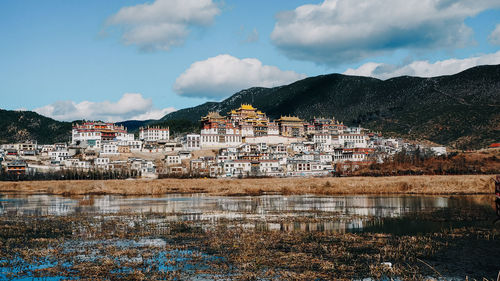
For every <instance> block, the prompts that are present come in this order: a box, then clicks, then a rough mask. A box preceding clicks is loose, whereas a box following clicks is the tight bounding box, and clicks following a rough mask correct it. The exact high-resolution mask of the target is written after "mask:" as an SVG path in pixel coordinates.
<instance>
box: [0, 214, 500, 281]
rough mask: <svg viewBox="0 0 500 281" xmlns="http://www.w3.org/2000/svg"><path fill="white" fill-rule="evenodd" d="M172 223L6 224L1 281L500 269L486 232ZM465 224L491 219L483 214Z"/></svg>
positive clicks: (102, 219)
mask: <svg viewBox="0 0 500 281" xmlns="http://www.w3.org/2000/svg"><path fill="white" fill-rule="evenodd" d="M451 212H454V211H453V210H452V211H451ZM457 212H459V213H457V214H458V215H459V214H460V212H462V211H457ZM449 215H450V214H442V213H439V212H437V213H429V214H424V215H423V216H422V217H419V218H418V219H424V220H438V221H439V220H442V219H445V218H448V217H449ZM165 216H166V214H158V213H145V214H127V213H121V214H113V215H98V216H95V215H92V216H87V215H81V214H79V215H70V216H63V217H55V216H29V215H25V216H6V215H4V216H0V267H3V268H4V270H3V271H0V279H2V274H3V277H4V278H7V279H10V278H21V279H22V278H33V277H39V278H42V279H43V278H46V277H63V278H68V279H73V278H79V279H92V280H102V279H106V280H113V279H120V280H158V279H162V280H185V279H193V278H198V279H214V280H218V279H221V280H228V279H231V280H352V279H363V278H367V277H371V278H374V279H377V280H378V279H387V280H390V279H400V280H424V279H427V277H429V276H433V277H440V276H441V275H442V276H445V277H459V278H466V277H469V278H470V280H473V279H472V278H476V279H478V280H484V279H482V278H483V277H485V278H486V280H494V278H496V274H497V272H498V270H499V268H498V263H497V261H498V259H499V258H500V253H499V252H498V249H499V248H500V236H499V234H500V231H499V229H498V228H495V227H492V226H491V225H489V226H488V224H486V226H474V227H461V228H454V229H443V230H441V231H438V232H431V233H420V234H403V235H393V234H388V233H376V232H366V233H331V232H321V231H313V232H307V231H265V230H259V229H248V228H244V227H238V226H235V225H234V221H224V220H222V221H219V222H216V223H215V224H214V225H213V227H211V228H208V229H204V228H202V227H200V226H199V225H197V224H196V223H194V222H192V221H184V222H168V223H159V221H161V220H162V218H164V217H165ZM416 216H420V215H416ZM454 217H455V216H451V218H452V219H453V218H454ZM301 219H302V220H307V218H304V217H303V218H301ZM464 219H465V220H470V221H475V220H478V219H479V220H489V219H490V217H489V215H485V213H484V212H481V211H477V210H476V211H475V212H473V213H471V214H470V215H468V216H465V217H464ZM287 220H289V222H290V223H293V222H294V220H295V218H288V219H287ZM238 223H241V224H246V223H249V222H248V221H245V220H243V221H238Z"/></svg>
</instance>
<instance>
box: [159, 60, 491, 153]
mask: <svg viewBox="0 0 500 281" xmlns="http://www.w3.org/2000/svg"><path fill="white" fill-rule="evenodd" d="M242 103H251V104H253V105H254V106H255V107H257V108H259V110H262V111H263V112H265V113H266V114H267V115H268V116H270V117H271V118H279V117H280V116H281V115H297V116H299V117H301V118H303V119H309V118H312V117H314V116H325V117H331V116H332V115H334V116H335V117H336V118H337V119H338V120H341V121H344V122H346V123H347V124H349V125H359V124H361V125H362V126H363V127H367V128H369V129H372V130H377V131H381V132H383V133H386V134H388V135H398V136H401V137H406V138H410V139H426V140H430V141H433V142H436V143H439V144H442V145H448V146H451V147H455V148H462V149H467V148H480V147H485V146H487V145H488V144H489V143H491V142H495V141H498V138H499V135H500V132H499V128H498V125H495V124H499V123H500V116H499V113H498V108H499V107H500V65H485V66H476V67H473V68H469V69H467V70H464V71H462V72H459V73H457V74H452V75H444V76H437V77H429V78H424V77H413V76H400V77H394V78H390V79H387V80H380V79H377V78H373V77H363V76H350V75H343V74H337V73H334V74H325V75H319V76H314V77H308V78H305V79H303V80H299V81H296V82H294V83H292V84H290V85H286V86H279V87H274V88H262V87H253V88H249V89H245V90H242V91H239V92H237V93H235V94H234V95H232V96H230V97H228V98H227V99H225V100H223V101H221V102H207V103H204V104H201V105H198V106H195V107H191V108H186V109H181V110H178V111H176V112H172V113H169V114H167V115H166V116H164V117H163V118H162V119H161V120H163V121H165V120H175V119H187V120H190V121H192V122H196V121H198V120H199V118H200V117H201V116H203V115H205V114H207V113H208V112H209V111H218V112H220V113H221V114H226V112H228V111H230V110H231V109H232V108H236V107H238V106H239V105H240V104H242Z"/></svg>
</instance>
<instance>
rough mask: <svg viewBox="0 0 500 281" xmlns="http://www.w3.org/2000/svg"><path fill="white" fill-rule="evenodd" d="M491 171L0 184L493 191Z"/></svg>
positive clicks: (154, 191)
mask: <svg viewBox="0 0 500 281" xmlns="http://www.w3.org/2000/svg"><path fill="white" fill-rule="evenodd" d="M492 178H493V176H492V175H456V176H427V175H425V176H394V177H325V178H260V179H158V180H96V181H21V182H0V192H19V193H48V194H57V195H89V194H115V195H161V194H171V193H208V194H211V195H221V196H237V195H241V196H243V195H263V194H285V195H291V194H317V195H338V194H435V195H452V194H491V193H492V192H493V190H494V184H493V180H492Z"/></svg>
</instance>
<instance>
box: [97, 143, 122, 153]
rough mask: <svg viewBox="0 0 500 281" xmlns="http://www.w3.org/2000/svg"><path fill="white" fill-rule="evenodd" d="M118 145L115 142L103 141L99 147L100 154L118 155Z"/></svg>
mask: <svg viewBox="0 0 500 281" xmlns="http://www.w3.org/2000/svg"><path fill="white" fill-rule="evenodd" d="M118 154H119V153H118V145H117V144H116V143H104V144H102V148H101V155H118Z"/></svg>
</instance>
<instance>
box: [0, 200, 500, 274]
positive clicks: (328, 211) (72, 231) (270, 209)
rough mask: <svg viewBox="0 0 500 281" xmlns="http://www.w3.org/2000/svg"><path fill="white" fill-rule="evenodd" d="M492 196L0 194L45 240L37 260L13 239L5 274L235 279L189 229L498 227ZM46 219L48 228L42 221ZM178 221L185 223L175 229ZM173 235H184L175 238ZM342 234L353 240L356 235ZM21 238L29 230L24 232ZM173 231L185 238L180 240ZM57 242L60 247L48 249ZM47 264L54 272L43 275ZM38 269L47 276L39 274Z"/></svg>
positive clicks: (4, 208)
mask: <svg viewBox="0 0 500 281" xmlns="http://www.w3.org/2000/svg"><path fill="white" fill-rule="evenodd" d="M491 200H492V197H491V196H402V195H396V196H314V195H300V196H281V195H265V196H245V197H218V196H209V195H204V194H192V195H185V194H183V195H164V196H155V197H148V196H144V197H125V196H111V195H102V196H101V195H99V196H96V195H94V196H82V197H71V198H70V197H62V196H56V195H43V194H39V195H26V194H12V193H9V194H0V218H2V219H3V221H4V223H5V226H6V228H5V229H6V230H7V229H8V227H11V226H14V227H15V226H16V225H21V226H22V225H24V224H27V225H32V224H35V225H34V227H30V226H27V227H25V229H28V232H29V231H31V232H32V233H26V234H28V235H27V237H31V238H30V239H31V240H30V239H28V240H27V241H30V243H34V245H39V246H38V247H39V248H38V250H42V251H47V254H46V255H44V256H43V257H42V258H39V259H37V258H30V255H29V254H28V255H26V254H25V253H24V254H21V253H16V251H18V250H21V251H24V250H25V246H24V244H23V243H24V242H20V244H19V245H14V244H12V245H11V246H10V247H11V248H9V249H7V248H6V249H5V250H6V251H5V252H4V255H5V257H4V259H3V260H2V258H1V256H0V280H3V279H12V280H66V279H74V278H75V277H76V278H79V277H82V276H81V275H80V274H81V272H79V271H78V270H79V269H78V268H81V267H80V266H88V265H91V266H96V267H98V268H100V270H101V271H100V274H101V275H99V276H101V277H102V274H113V275H114V276H115V277H117V276H118V277H120V278H121V277H126V276H129V275H130V274H133V273H134V272H136V271H137V270H139V271H142V272H143V273H147V274H150V273H151V272H164V273H169V272H180V273H181V275H180V276H181V277H178V278H177V279H179V280H182V279H186V278H187V279H192V278H195V280H205V279H231V278H230V276H231V274H233V273H232V272H233V269H236V268H237V267H238V266H241V265H239V264H230V265H229V267H228V268H227V269H226V271H225V273H224V275H222V276H220V275H218V274H219V273H218V271H217V270H215V271H212V272H211V273H207V274H208V275H206V274H204V273H203V270H204V269H207V268H211V267H212V266H214V264H219V266H220V265H224V264H225V263H226V260H225V258H223V257H222V256H224V255H222V256H218V255H214V253H210V251H207V252H204V251H201V250H200V248H199V245H200V241H195V240H192V239H191V238H190V236H189V233H190V232H191V231H193V232H197V231H201V232H202V233H210V232H211V231H213V230H215V228H216V227H217V226H218V225H219V226H221V225H223V226H224V227H228V228H231V227H236V228H237V229H239V227H242V230H241V231H246V232H249V230H250V229H251V230H255V231H256V232H257V233H264V234H265V235H267V234H268V231H271V232H274V234H279V235H285V236H283V237H287V236H286V235H287V234H291V235H292V236H295V235H296V233H294V232H301V233H302V232H311V233H313V232H316V235H318V236H321V234H326V236H327V237H329V236H330V233H349V232H351V233H357V232H370V233H387V234H396V235H413V234H418V233H429V232H430V233H433V232H436V233H438V232H441V231H443V230H444V231H446V230H448V229H453V228H458V227H462V226H479V227H483V228H484V229H491V228H492V221H493V219H494V218H495V214H494V209H493V206H492V204H491V203H492V202H491ZM44 224H47V225H49V226H50V227H48V228H47V227H45V228H43V225H44ZM37 225H39V226H37ZM60 225H61V226H62V227H60ZM175 225H177V227H181V228H177V229H175V228H173V227H175ZM39 227H42V230H40V231H42V232H40V233H41V234H43V235H42V236H40V238H41V239H38V236H37V235H39V232H37V231H38V230H37V229H38V228H39ZM52 227H55V228H61V229H62V230H63V232H54V233H52V232H51V229H53V228H52ZM183 227H186V228H185V229H184V228H183ZM21 229H22V228H21ZM64 231H66V232H64ZM143 231H145V232H143ZM276 231H278V232H276ZM172 232H173V233H176V232H177V233H182V234H180V235H177V236H176V235H173V236H172V235H170V234H171V233H172ZM184 232H185V233H186V235H187V236H184V234H183V233H184ZM290 232H292V233H290ZM318 232H323V233H318ZM325 232H326V233H325ZM222 233H224V232H222ZM17 234H19V233H12V232H8V231H6V232H5V235H7V236H8V237H11V238H12V237H13V238H12V239H11V241H14V242H15V241H24V240H22V239H21V240H18V239H17V238H16V237H17ZM304 234H305V235H311V234H310V233H304ZM370 235H371V234H370ZM376 235H378V234H376ZM52 236H54V237H55V238H54V239H55V240H50V239H49V240H47V241H61V242H60V243H56V244H48V245H47V246H46V247H45V246H44V244H43V243H44V241H45V240H44V239H45V238H46V237H48V238H50V237H52ZM208 236H209V235H208ZM332 236H333V235H332ZM341 236H346V237H347V238H346V239H349V237H351V236H352V235H351V234H347V235H344V234H341ZM20 237H24V233H21V236H20ZM169 237H170V238H169ZM171 237H177V238H179V239H181V241H180V242H179V241H177V242H176V241H175V240H172V238H171ZM198 237H204V236H203V235H201V236H198ZM337 237H338V236H337ZM356 237H358V239H359V238H360V237H362V236H356ZM400 237H403V236H400ZM23 239H24V238H23ZM236 241H237V240H236ZM278 241H279V240H278ZM284 241H287V240H284ZM52 243H54V242H52ZM485 245H486V246H484V247H485V248H490V246H489V245H490V244H485ZM493 245H494V243H493ZM295 246H298V245H295ZM54 249H57V251H56V252H51V251H52V250H54ZM10 250H13V251H14V252H10ZM0 252H2V251H0ZM122 252H123V254H121V253H122ZM56 253H57V254H56ZM127 253H128V254H127ZM219 255H220V253H219ZM7 257H9V258H7ZM103 262H104V263H110V264H111V265H112V266H113V267H112V269H110V270H106V267H107V265H105V266H104V267H103V265H102V264H103ZM50 269H52V270H55V272H53V273H51V272H50V271H49V272H45V273H43V272H42V273H40V272H39V271H40V270H42V271H43V270H50ZM75 270H76V271H75ZM451 272H452V273H453V271H451ZM40 274H41V276H43V277H41V278H39V276H40ZM182 274H184V275H182ZM452 275H453V276H454V275H455V274H452ZM106 276H107V275H106ZM457 276H461V275H457ZM129 277H130V276H129ZM150 277H151V276H150ZM152 278H153V277H152ZM154 278H156V277H154ZM174 279H176V278H174ZM396 279H397V278H396ZM462 279H463V278H460V277H459V278H457V280H462Z"/></svg>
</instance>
